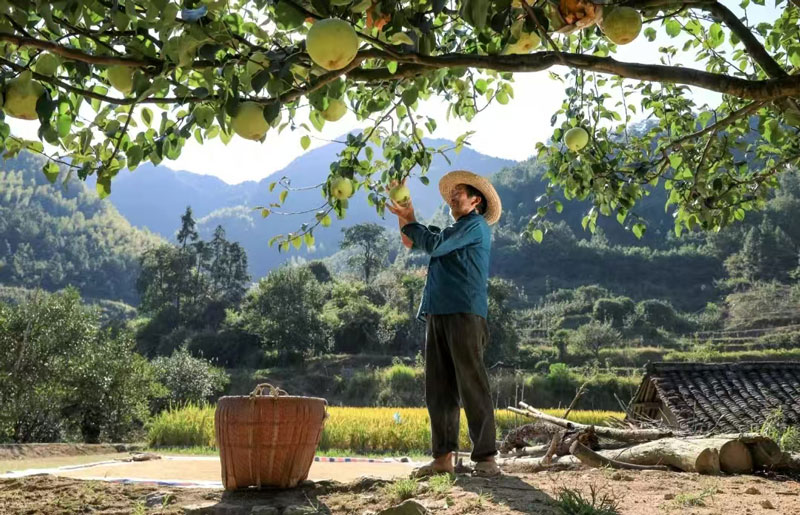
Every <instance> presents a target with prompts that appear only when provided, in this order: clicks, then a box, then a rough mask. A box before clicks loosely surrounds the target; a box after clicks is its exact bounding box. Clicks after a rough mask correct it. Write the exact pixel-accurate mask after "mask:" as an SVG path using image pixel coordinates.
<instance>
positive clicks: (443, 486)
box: [428, 474, 456, 495]
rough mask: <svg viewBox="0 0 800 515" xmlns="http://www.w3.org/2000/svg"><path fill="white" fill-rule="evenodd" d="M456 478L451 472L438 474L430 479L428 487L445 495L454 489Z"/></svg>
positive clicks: (436, 492) (438, 493)
mask: <svg viewBox="0 0 800 515" xmlns="http://www.w3.org/2000/svg"><path fill="white" fill-rule="evenodd" d="M455 484H456V478H455V477H454V476H451V475H450V474H436V475H435V476H432V477H431V478H430V480H429V481H428V487H430V489H431V491H432V492H433V493H435V494H437V495H444V494H446V493H448V492H450V490H452V489H453V485H455Z"/></svg>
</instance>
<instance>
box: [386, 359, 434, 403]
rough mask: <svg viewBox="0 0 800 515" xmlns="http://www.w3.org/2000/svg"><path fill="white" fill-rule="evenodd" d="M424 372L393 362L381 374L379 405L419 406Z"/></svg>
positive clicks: (422, 390)
mask: <svg viewBox="0 0 800 515" xmlns="http://www.w3.org/2000/svg"><path fill="white" fill-rule="evenodd" d="M423 377H424V372H423V371H422V370H421V369H414V368H412V367H409V366H408V365H402V364H400V363H395V364H394V365H392V366H391V367H389V368H388V369H386V370H384V371H383V372H382V374H381V380H382V381H381V382H382V388H381V391H380V393H379V394H378V405H380V406H419V405H420V404H421V403H422V402H423V393H424V391H425V389H424V385H423Z"/></svg>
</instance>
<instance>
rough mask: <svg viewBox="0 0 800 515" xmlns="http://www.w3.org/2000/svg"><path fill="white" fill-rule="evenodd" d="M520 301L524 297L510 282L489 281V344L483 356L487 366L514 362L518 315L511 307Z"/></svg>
mask: <svg viewBox="0 0 800 515" xmlns="http://www.w3.org/2000/svg"><path fill="white" fill-rule="evenodd" d="M522 299H524V296H523V295H522V293H521V292H520V291H519V289H518V288H517V287H516V286H515V285H514V283H512V282H511V281H508V280H505V279H500V278H498V277H491V278H490V279H489V313H488V317H487V322H488V324H489V344H488V346H487V347H486V350H485V351H484V356H483V360H484V361H485V362H486V363H487V364H489V365H493V364H495V363H497V362H498V361H512V360H515V358H516V351H517V347H518V345H519V341H520V337H519V330H518V325H519V314H518V313H517V311H516V310H514V309H513V308H512V305H513V303H515V302H519V301H520V300H522Z"/></svg>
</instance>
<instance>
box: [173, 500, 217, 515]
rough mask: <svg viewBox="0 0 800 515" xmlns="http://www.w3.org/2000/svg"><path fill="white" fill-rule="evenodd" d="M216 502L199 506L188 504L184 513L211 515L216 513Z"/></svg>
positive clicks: (189, 514) (199, 504) (184, 507)
mask: <svg viewBox="0 0 800 515" xmlns="http://www.w3.org/2000/svg"><path fill="white" fill-rule="evenodd" d="M216 505H217V502H216V501H209V502H203V503H198V504H187V505H186V506H183V507H182V508H183V513H185V514H186V515H211V514H213V513H214V506H216Z"/></svg>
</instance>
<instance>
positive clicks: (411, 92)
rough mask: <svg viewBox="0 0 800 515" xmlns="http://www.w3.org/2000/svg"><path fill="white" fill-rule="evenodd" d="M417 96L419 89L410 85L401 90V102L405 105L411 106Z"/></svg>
mask: <svg viewBox="0 0 800 515" xmlns="http://www.w3.org/2000/svg"><path fill="white" fill-rule="evenodd" d="M418 96H419V91H417V88H415V87H411V88H408V89H406V90H405V91H403V97H402V98H403V103H404V104H405V105H407V106H411V105H413V104H414V102H416V101H417V97H418Z"/></svg>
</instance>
